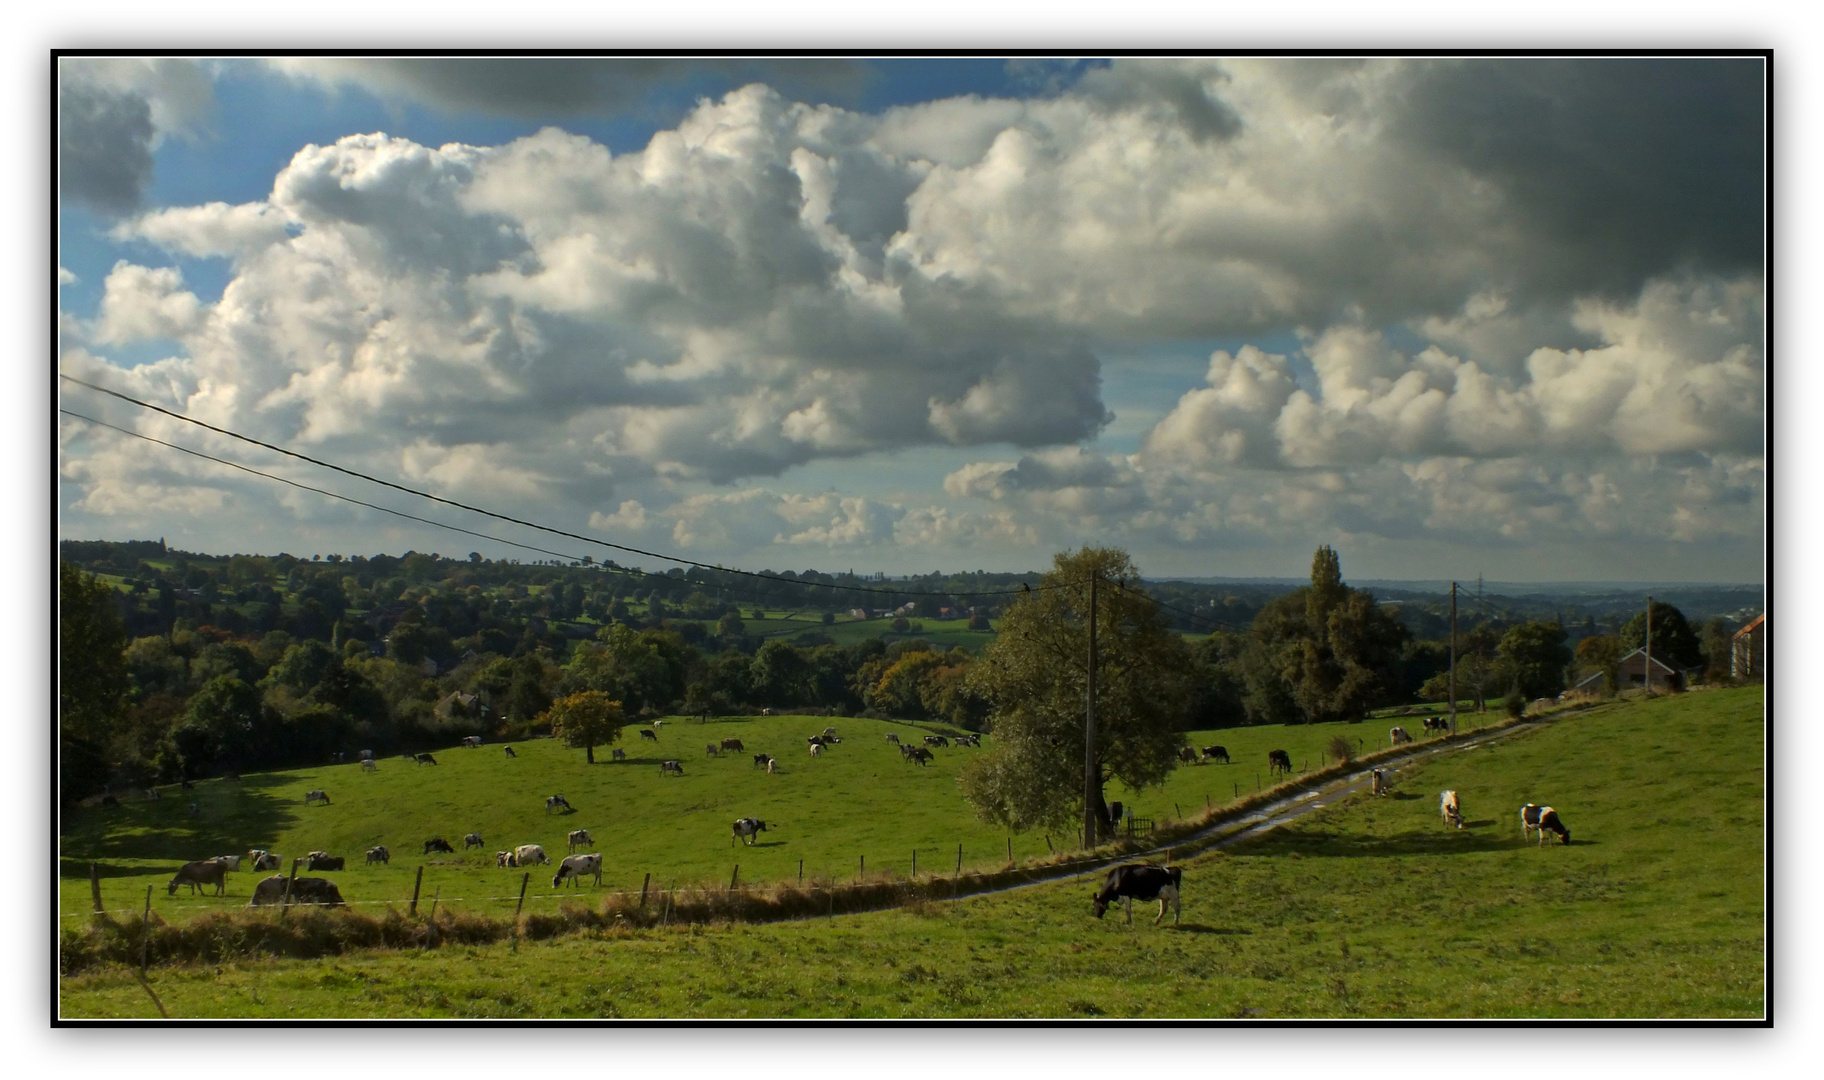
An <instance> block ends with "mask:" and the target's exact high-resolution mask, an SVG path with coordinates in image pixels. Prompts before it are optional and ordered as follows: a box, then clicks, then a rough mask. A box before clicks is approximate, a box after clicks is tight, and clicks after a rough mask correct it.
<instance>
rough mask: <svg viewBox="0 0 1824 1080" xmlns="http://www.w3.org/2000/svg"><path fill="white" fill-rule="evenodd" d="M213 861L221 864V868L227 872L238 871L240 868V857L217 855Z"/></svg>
mask: <svg viewBox="0 0 1824 1080" xmlns="http://www.w3.org/2000/svg"><path fill="white" fill-rule="evenodd" d="M215 861H216V862H219V863H221V864H222V866H223V867H225V868H226V869H229V870H239V869H240V868H241V857H240V856H239V855H217V856H216V857H215Z"/></svg>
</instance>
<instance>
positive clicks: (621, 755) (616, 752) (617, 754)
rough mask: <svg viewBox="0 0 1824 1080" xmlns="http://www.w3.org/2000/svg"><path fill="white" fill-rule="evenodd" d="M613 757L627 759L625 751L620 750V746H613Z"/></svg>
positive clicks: (618, 759) (619, 759) (616, 759)
mask: <svg viewBox="0 0 1824 1080" xmlns="http://www.w3.org/2000/svg"><path fill="white" fill-rule="evenodd" d="M613 758H614V760H615V761H626V760H627V751H625V750H622V749H621V748H620V747H618V746H617V747H615V748H614V755H613Z"/></svg>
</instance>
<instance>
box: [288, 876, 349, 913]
mask: <svg viewBox="0 0 1824 1080" xmlns="http://www.w3.org/2000/svg"><path fill="white" fill-rule="evenodd" d="M291 899H292V901H293V902H294V903H299V904H322V905H323V906H324V907H341V906H342V903H343V900H342V892H341V890H340V889H337V888H336V885H335V883H334V882H332V881H330V880H329V879H328V878H320V877H301V878H299V879H298V880H296V881H294V882H292V883H291Z"/></svg>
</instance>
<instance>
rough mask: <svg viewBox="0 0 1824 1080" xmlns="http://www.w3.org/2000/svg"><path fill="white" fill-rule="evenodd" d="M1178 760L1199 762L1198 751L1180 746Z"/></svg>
mask: <svg viewBox="0 0 1824 1080" xmlns="http://www.w3.org/2000/svg"><path fill="white" fill-rule="evenodd" d="M1178 760H1179V761H1196V760H1197V751H1195V750H1193V749H1191V748H1190V747H1188V746H1180V747H1179V748H1178Z"/></svg>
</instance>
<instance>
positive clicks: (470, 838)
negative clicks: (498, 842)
mask: <svg viewBox="0 0 1824 1080" xmlns="http://www.w3.org/2000/svg"><path fill="white" fill-rule="evenodd" d="M487 846H488V845H486V844H484V843H482V842H481V834H480V833H478V832H472V833H470V834H468V835H467V836H465V837H463V838H462V850H464V851H467V850H469V849H470V848H472V847H487Z"/></svg>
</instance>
